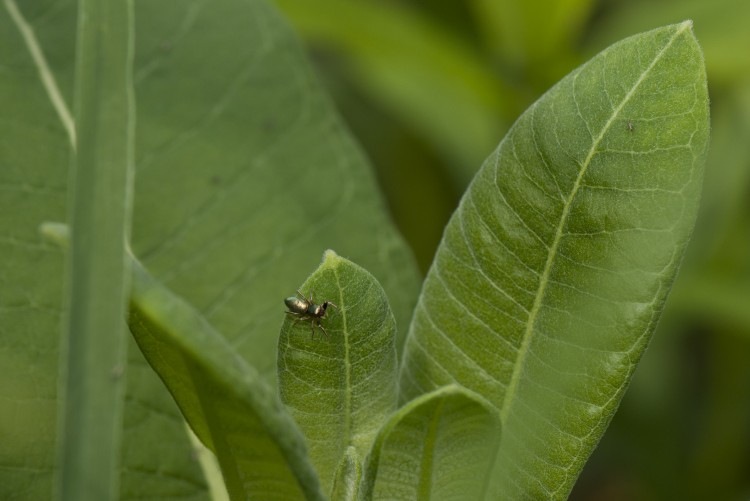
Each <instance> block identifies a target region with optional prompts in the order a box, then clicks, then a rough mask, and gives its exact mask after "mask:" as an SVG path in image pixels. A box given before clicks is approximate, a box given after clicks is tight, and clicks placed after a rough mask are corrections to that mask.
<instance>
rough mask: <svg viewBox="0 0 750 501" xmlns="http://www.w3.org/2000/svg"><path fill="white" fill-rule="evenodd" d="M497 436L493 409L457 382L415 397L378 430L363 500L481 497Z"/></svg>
mask: <svg viewBox="0 0 750 501" xmlns="http://www.w3.org/2000/svg"><path fill="white" fill-rule="evenodd" d="M499 438H500V420H499V418H498V416H497V411H496V410H495V409H494V408H493V407H492V406H491V405H490V404H488V403H487V402H485V401H484V399H483V398H482V397H479V396H478V395H476V394H474V393H472V392H470V391H467V390H465V389H464V388H461V387H460V386H457V385H450V386H446V387H444V388H440V389H439V390H436V391H434V392H432V393H429V394H427V395H422V396H420V397H417V398H415V399H414V400H412V401H411V402H409V403H408V404H406V405H405V406H404V407H402V408H401V409H399V410H398V412H395V413H394V414H393V415H392V416H391V417H390V418H389V419H388V421H387V422H386V423H385V424H384V425H383V427H382V428H381V429H380V431H379V432H378V437H377V439H376V440H375V443H374V444H373V447H372V450H371V451H370V454H369V456H368V458H367V463H366V466H365V481H364V485H363V487H362V492H363V499H394V500H396V499H397V500H403V501H409V500H412V499H432V500H456V501H459V500H464V499H480V498H481V496H482V491H483V488H484V485H485V483H486V482H487V481H488V475H489V474H490V467H491V463H492V457H493V455H494V453H495V450H496V447H497V442H498V439H499Z"/></svg>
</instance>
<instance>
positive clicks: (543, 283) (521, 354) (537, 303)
mask: <svg viewBox="0 0 750 501" xmlns="http://www.w3.org/2000/svg"><path fill="white" fill-rule="evenodd" d="M691 25H692V23H691V22H690V21H685V22H684V23H682V26H681V27H680V29H678V30H677V31H676V32H675V33H674V35H673V36H672V38H671V39H670V40H669V41H668V42H667V43H666V44H665V45H664V47H663V48H662V49H661V50H660V51H659V53H658V54H657V55H656V57H654V59H653V61H651V64H650V65H649V66H648V67H647V68H646V69H645V70H644V71H643V72H642V73H641V75H640V76H639V77H638V80H636V82H635V84H634V85H633V87H632V88H631V89H630V90H629V91H628V93H627V94H625V96H624V97H623V99H622V101H621V102H620V104H619V105H618V106H617V107H616V108H615V109H614V110H613V112H612V115H611V116H610V117H609V120H607V122H606V123H605V124H604V126H603V127H602V129H601V132H600V133H599V135H598V136H597V137H596V139H595V140H594V141H593V143H592V145H591V148H590V149H589V152H588V154H587V155H586V158H585V160H584V161H583V163H582V164H581V169H580V171H579V172H578V177H577V178H576V180H575V183H574V184H573V189H572V190H571V192H570V195H569V196H568V199H567V200H566V201H565V205H564V206H563V211H562V214H561V215H560V223H559V224H558V226H557V230H556V231H555V237H554V239H553V241H552V245H551V246H550V248H549V249H550V250H549V253H548V254H547V261H546V262H545V264H544V270H543V271H542V275H541V278H540V280H539V288H538V289H537V294H536V296H535V298H534V304H533V305H532V307H531V311H530V312H529V318H528V321H527V323H526V330H525V331H524V334H523V338H522V341H521V346H520V347H519V349H518V356H517V357H516V361H515V363H514V365H513V374H512V376H511V379H510V382H509V383H508V389H507V390H506V392H505V396H504V399H503V406H502V408H501V409H500V419H501V422H502V423H503V424H505V423H506V421H507V418H508V414H509V412H510V407H511V404H512V402H513V401H514V399H515V395H516V392H517V390H518V382H519V380H520V377H521V373H522V370H523V366H524V363H525V360H526V357H527V355H528V351H529V346H530V344H531V338H532V336H533V333H534V326H535V325H536V320H537V317H538V315H539V310H540V309H541V306H542V300H543V299H544V297H545V295H546V292H547V285H548V282H549V276H550V273H551V270H552V265H553V264H554V262H555V257H556V256H557V248H558V247H559V245H560V241H561V240H562V236H563V232H564V228H565V226H566V224H567V221H568V216H569V214H570V208H571V206H572V205H573V201H574V199H575V197H576V195H577V194H578V190H579V188H580V187H581V181H582V179H583V176H584V175H585V174H586V171H587V170H588V167H589V165H590V164H591V160H592V159H593V158H594V155H595V154H596V152H597V148H598V146H599V143H600V142H601V141H602V139H603V138H604V135H605V134H606V133H607V132H608V131H609V129H610V128H611V127H612V124H613V123H614V121H615V119H616V118H617V116H618V115H619V113H620V111H622V109H623V107H624V106H625V105H626V104H627V103H628V101H630V99H631V98H632V97H633V95H634V94H635V92H636V90H637V89H638V87H639V86H640V85H641V83H642V82H643V80H644V79H645V78H646V76H647V75H648V74H649V73H650V72H651V70H652V69H653V68H654V66H656V64H657V63H658V62H659V61H660V60H661V59H662V57H663V56H664V54H665V53H666V51H667V50H668V49H669V48H670V47H671V46H672V44H673V43H674V41H675V40H676V39H677V37H678V36H679V35H680V34H682V33H683V32H684V31H685V30H686V29H689V27H690V26H691Z"/></svg>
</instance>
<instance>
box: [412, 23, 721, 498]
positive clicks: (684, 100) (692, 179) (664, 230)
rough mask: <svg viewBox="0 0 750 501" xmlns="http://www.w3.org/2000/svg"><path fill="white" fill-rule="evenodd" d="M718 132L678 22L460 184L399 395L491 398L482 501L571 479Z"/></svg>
mask: <svg viewBox="0 0 750 501" xmlns="http://www.w3.org/2000/svg"><path fill="white" fill-rule="evenodd" d="M707 138H708V98H707V92H706V76H705V69H704V64H703V57H702V54H701V51H700V48H699V46H698V43H697V41H696V39H695V37H694V35H693V32H692V23H690V22H684V23H682V24H677V25H672V26H667V27H664V28H660V29H657V30H654V31H650V32H647V33H643V34H640V35H636V36H634V37H631V38H628V39H626V40H624V41H622V42H620V43H618V44H615V45H613V46H612V47H610V48H609V49H607V50H605V51H604V52H602V53H601V54H599V55H598V56H596V57H595V58H593V59H592V60H591V61H589V62H588V63H587V64H585V65H583V66H582V67H580V68H578V69H577V70H575V71H574V72H572V73H571V74H570V75H568V76H567V77H566V78H564V79H563V80H562V81H561V82H560V83H559V84H557V85H556V86H555V87H553V88H552V89H551V90H550V91H549V92H547V93H546V94H545V95H544V96H543V97H542V98H541V99H540V100H539V101H537V102H536V103H535V104H534V105H532V107H531V108H530V109H529V110H528V111H526V113H524V114H523V115H522V116H521V117H520V118H519V120H518V122H517V123H516V124H515V125H514V126H513V128H512V129H511V131H510V132H509V133H508V135H507V136H506V137H505V139H504V140H503V141H502V142H501V144H500V146H499V147H498V149H497V150H496V151H495V153H493V155H492V156H490V158H489V159H488V160H487V161H486V162H485V165H484V166H483V167H482V169H481V171H480V172H479V174H478V175H477V177H476V178H475V179H474V181H473V182H472V185H471V187H470V188H469V190H468V191H467V193H466V194H465V195H464V197H463V199H462V201H461V204H460V206H459V208H458V209H457V211H456V213H455V214H454V215H453V217H452V218H451V221H450V223H449V224H448V226H447V228H446V232H445V235H444V238H443V241H442V243H441V244H440V248H439V249H438V252H437V256H436V258H435V261H434V263H433V265H432V268H431V269H430V272H429V274H428V277H427V279H426V281H425V284H424V288H423V292H422V295H421V296H420V300H419V303H418V306H417V309H416V312H415V316H414V319H413V321H412V325H411V329H410V332H409V335H408V338H407V345H406V349H405V355H404V364H403V369H402V373H401V390H402V396H401V398H402V400H403V401H406V400H408V399H411V398H414V396H416V395H419V394H421V393H424V392H427V391H430V390H432V389H434V388H436V387H440V386H442V385H445V384H450V383H454V382H455V383H459V384H461V385H463V386H465V387H467V388H469V389H471V390H473V391H475V392H477V393H479V394H480V395H482V396H483V397H485V398H486V399H487V400H489V401H490V402H491V403H492V404H493V405H494V406H495V407H496V409H497V410H498V411H499V413H500V417H501V420H502V426H503V438H502V440H501V443H500V446H499V449H498V454H497V459H496V461H495V465H494V474H493V477H492V478H493V482H492V483H491V484H490V485H489V486H488V490H487V498H488V499H500V498H502V499H520V498H545V499H549V498H553V499H562V498H565V497H566V495H567V494H568V492H569V491H570V489H571V487H572V485H573V483H574V482H575V479H576V478H577V476H578V474H579V472H580V470H581V468H582V465H583V463H584V462H585V460H586V458H587V457H588V456H589V454H590V453H591V451H592V449H593V448H594V446H595V445H596V443H597V441H598V440H599V438H600V437H601V435H602V433H603V432H604V429H605V428H606V426H607V424H608V422H609V420H610V419H611V417H612V415H613V413H614V411H615V409H616V407H617V405H618V403H619V401H620V399H621V397H622V394H623V392H624V391H625V388H626V386H627V383H628V381H629V379H630V377H631V375H632V373H633V370H634V369H635V365H636V363H637V362H638V360H639V358H640V356H641V354H642V353H643V350H644V348H645V347H646V345H647V343H648V340H649V337H650V335H651V333H652V332H653V330H654V328H655V326H656V322H657V320H658V318H659V314H660V313H661V310H662V307H663V304H664V301H665V299H666V296H667V293H668V292H669V289H670V287H671V285H672V282H673V280H674V277H675V274H676V272H677V268H678V266H679V264H680V260H681V258H682V255H683V251H684V249H685V246H686V244H687V241H688V239H689V236H690V233H691V231H692V228H693V224H694V220H695V214H696V210H697V207H698V199H699V195H700V187H701V181H702V175H703V163H704V157H705V149H706V141H707Z"/></svg>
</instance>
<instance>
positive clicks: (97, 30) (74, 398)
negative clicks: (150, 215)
mask: <svg viewBox="0 0 750 501" xmlns="http://www.w3.org/2000/svg"><path fill="white" fill-rule="evenodd" d="M8 5H12V4H8ZM13 8H15V7H13ZM76 61H77V68H76V85H75V87H76V90H75V97H76V100H75V104H76V112H75V123H76V127H75V133H73V134H72V138H75V139H73V141H72V142H73V144H74V148H73V149H74V153H73V176H72V178H73V180H72V184H73V191H72V197H71V213H70V215H69V219H70V222H71V232H72V243H71V246H70V252H69V255H70V257H69V259H68V276H69V277H70V278H69V282H70V284H69V287H68V297H67V301H66V303H67V304H66V311H67V318H66V321H65V329H64V332H63V339H64V341H63V347H62V351H63V357H64V358H63V362H62V364H61V367H60V378H61V388H62V390H63V391H62V392H61V398H60V403H59V408H60V414H59V418H58V419H59V423H60V424H59V425H58V429H59V430H60V432H61V436H60V445H59V458H58V459H59V462H60V463H59V464H60V470H61V471H60V477H59V485H58V490H57V492H56V495H57V496H58V499H87V498H90V499H101V500H110V499H119V480H120V440H121V437H122V418H123V405H124V397H125V379H124V378H123V377H122V375H123V374H122V373H123V372H124V370H125V356H126V351H125V350H126V347H127V344H126V341H127V337H126V329H125V326H124V325H123V322H122V319H123V317H124V316H125V311H126V300H127V294H128V289H129V283H128V279H129V277H130V260H129V259H128V257H127V255H126V251H125V244H126V241H127V239H128V236H129V234H130V208H131V196H132V179H133V156H134V149H133V140H134V137H133V129H134V125H135V115H134V104H135V100H134V96H133V80H132V70H133V68H132V63H133V5H132V3H131V1H130V0H119V1H113V2H108V3H107V5H106V6H105V5H103V4H102V3H101V2H98V1H97V0H82V1H81V2H80V3H79V21H78V47H77V53H76Z"/></svg>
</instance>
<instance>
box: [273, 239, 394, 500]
mask: <svg viewBox="0 0 750 501" xmlns="http://www.w3.org/2000/svg"><path fill="white" fill-rule="evenodd" d="M300 290H301V292H302V293H303V294H305V295H306V296H307V297H308V298H309V296H310V294H312V295H313V299H314V301H315V302H316V303H317V304H321V303H323V302H324V301H330V302H332V303H334V304H335V305H336V309H333V308H332V307H329V308H328V311H327V315H326V318H324V319H322V320H321V326H322V327H323V328H324V329H325V331H326V332H327V333H328V334H327V335H325V334H323V333H322V331H321V330H320V329H319V328H318V327H317V326H314V325H313V324H311V321H309V320H298V319H295V318H293V317H292V316H291V315H288V316H287V317H288V318H287V319H286V321H285V322H284V325H283V326H282V328H281V336H280V337H279V355H278V375H279V391H280V393H281V399H282V401H283V402H284V404H286V406H287V408H288V409H289V411H290V412H291V414H292V416H294V419H295V420H296V421H297V424H298V425H299V427H300V428H301V429H302V431H303V433H304V434H305V438H306V439H307V443H308V447H309V450H310V457H311V458H312V461H313V464H314V465H315V468H316V470H317V471H318V474H319V476H320V479H321V480H320V481H321V484H322V485H323V490H324V492H330V491H331V488H332V484H333V480H334V477H335V475H336V471H337V469H338V467H339V463H340V462H341V460H342V457H343V456H344V455H345V454H347V450H348V449H349V447H354V449H355V450H356V453H357V455H358V457H365V455H366V454H367V451H368V450H369V449H370V445H371V444H372V441H373V440H374V438H375V434H376V433H377V431H378V429H379V428H380V425H381V424H382V422H383V421H384V420H385V418H386V416H388V415H389V414H390V413H391V412H392V411H393V410H394V409H395V408H396V400H397V389H396V383H397V378H396V376H397V373H396V347H395V335H396V324H395V320H394V318H393V314H392V313H391V309H390V306H389V305H388V301H387V299H386V296H385V292H384V291H383V289H382V288H381V286H380V284H379V283H378V282H377V281H376V280H375V278H374V277H373V276H372V275H371V274H370V273H368V272H367V271H365V270H364V269H363V268H361V267H359V266H357V265H356V264H354V263H352V262H351V261H348V260H346V259H344V258H342V257H340V256H338V255H337V254H336V253H335V252H333V251H330V250H329V251H326V253H325V255H324V258H323V262H322V264H321V265H320V267H319V268H318V269H317V270H315V272H313V274H312V275H311V276H310V278H308V279H307V281H306V282H305V283H304V284H303V285H302V287H301V289H300ZM290 292H292V291H290ZM313 329H314V332H315V337H314V338H313V335H312V334H313Z"/></svg>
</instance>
